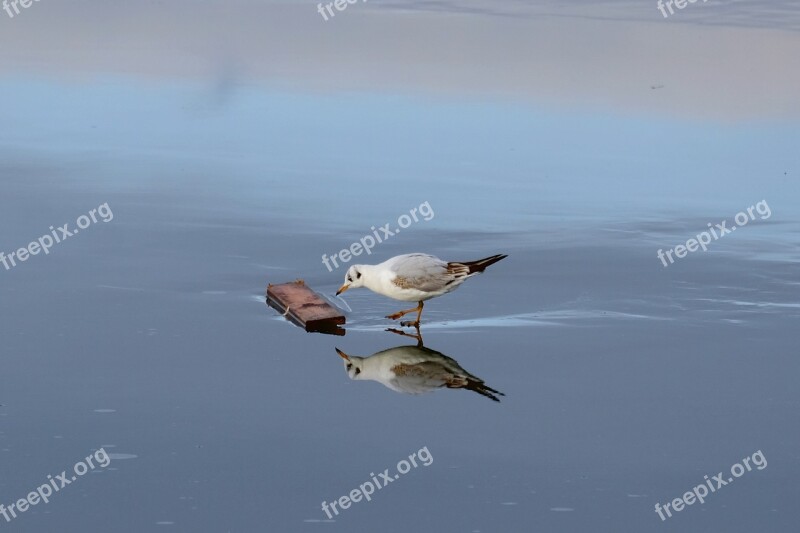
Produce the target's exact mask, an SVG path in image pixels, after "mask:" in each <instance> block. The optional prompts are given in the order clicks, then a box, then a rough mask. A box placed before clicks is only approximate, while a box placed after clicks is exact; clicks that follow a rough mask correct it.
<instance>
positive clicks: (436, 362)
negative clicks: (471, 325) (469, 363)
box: [364, 346, 503, 401]
mask: <svg viewBox="0 0 800 533" xmlns="http://www.w3.org/2000/svg"><path fill="white" fill-rule="evenodd" d="M365 361H366V362H369V367H370V372H369V374H371V376H369V377H368V376H364V377H365V378H366V379H375V380H376V381H380V382H381V383H383V384H384V385H385V386H387V387H389V388H390V389H392V390H394V391H397V392H405V393H408V394H421V393H425V392H430V391H432V390H434V389H437V388H440V387H447V388H450V389H467V390H471V391H473V392H477V393H478V394H481V395H483V396H486V397H487V398H491V399H492V400H495V401H499V400H498V399H497V397H496V396H495V394H497V395H500V396H503V393H502V392H498V391H496V390H494V389H493V388H491V387H489V386H487V385H486V384H485V383H484V382H483V380H482V379H480V378H479V377H477V376H474V375H472V374H470V373H469V372H467V371H466V370H464V369H463V368H462V367H461V365H459V364H458V362H457V361H456V360H455V359H453V358H451V357H448V356H446V355H444V354H443V353H440V352H437V351H436V350H431V349H430V348H425V347H424V346H398V347H397V348H391V349H389V350H384V351H382V352H378V353H376V354H375V355H373V356H371V357H368V358H367V359H365Z"/></svg>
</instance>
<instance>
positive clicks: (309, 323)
mask: <svg viewBox="0 0 800 533" xmlns="http://www.w3.org/2000/svg"><path fill="white" fill-rule="evenodd" d="M267 304H268V305H269V306H270V307H274V308H275V309H277V310H278V312H280V313H281V314H282V315H284V316H285V317H287V318H289V319H290V320H291V321H292V322H294V323H295V324H297V325H298V326H300V327H302V328H305V330H306V331H319V332H322V333H332V334H334V335H344V330H343V329H342V328H339V327H337V325H339V324H344V323H345V317H344V315H343V314H341V313H340V312H339V310H338V309H336V308H335V307H333V306H332V305H331V304H329V303H328V302H327V301H326V300H325V299H323V298H322V297H321V296H320V295H319V294H317V293H316V292H314V291H312V290H311V289H309V288H308V287H306V284H305V282H304V281H303V280H301V279H299V280H297V281H294V282H291V283H282V284H280V285H269V286H267Z"/></svg>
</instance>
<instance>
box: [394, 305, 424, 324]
mask: <svg viewBox="0 0 800 533" xmlns="http://www.w3.org/2000/svg"><path fill="white" fill-rule="evenodd" d="M414 311H419V312H420V313H422V302H420V303H419V305H418V306H417V307H415V308H413V309H406V310H405V311H399V312H397V313H395V314H393V315H387V316H386V318H389V319H391V320H397V319H398V318H402V317H404V316H406V315H407V314H408V313H413V312H414Z"/></svg>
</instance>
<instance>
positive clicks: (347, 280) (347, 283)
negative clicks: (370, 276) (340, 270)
mask: <svg viewBox="0 0 800 533" xmlns="http://www.w3.org/2000/svg"><path fill="white" fill-rule="evenodd" d="M363 286H364V274H363V272H361V265H353V266H351V267H350V268H348V269H347V274H345V275H344V285H342V286H341V287H339V290H338V291H336V296H339V295H340V294H342V293H343V292H344V291H346V290H347V289H357V288H359V287H363Z"/></svg>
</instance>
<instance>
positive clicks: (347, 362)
mask: <svg viewBox="0 0 800 533" xmlns="http://www.w3.org/2000/svg"><path fill="white" fill-rule="evenodd" d="M336 353H338V354H339V357H341V358H342V359H344V369H345V371H347V375H348V376H350V379H361V368H362V367H363V366H364V364H363V363H364V358H363V357H356V356H355V355H347V354H346V353H344V352H343V351H341V350H340V349H339V348H336Z"/></svg>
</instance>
